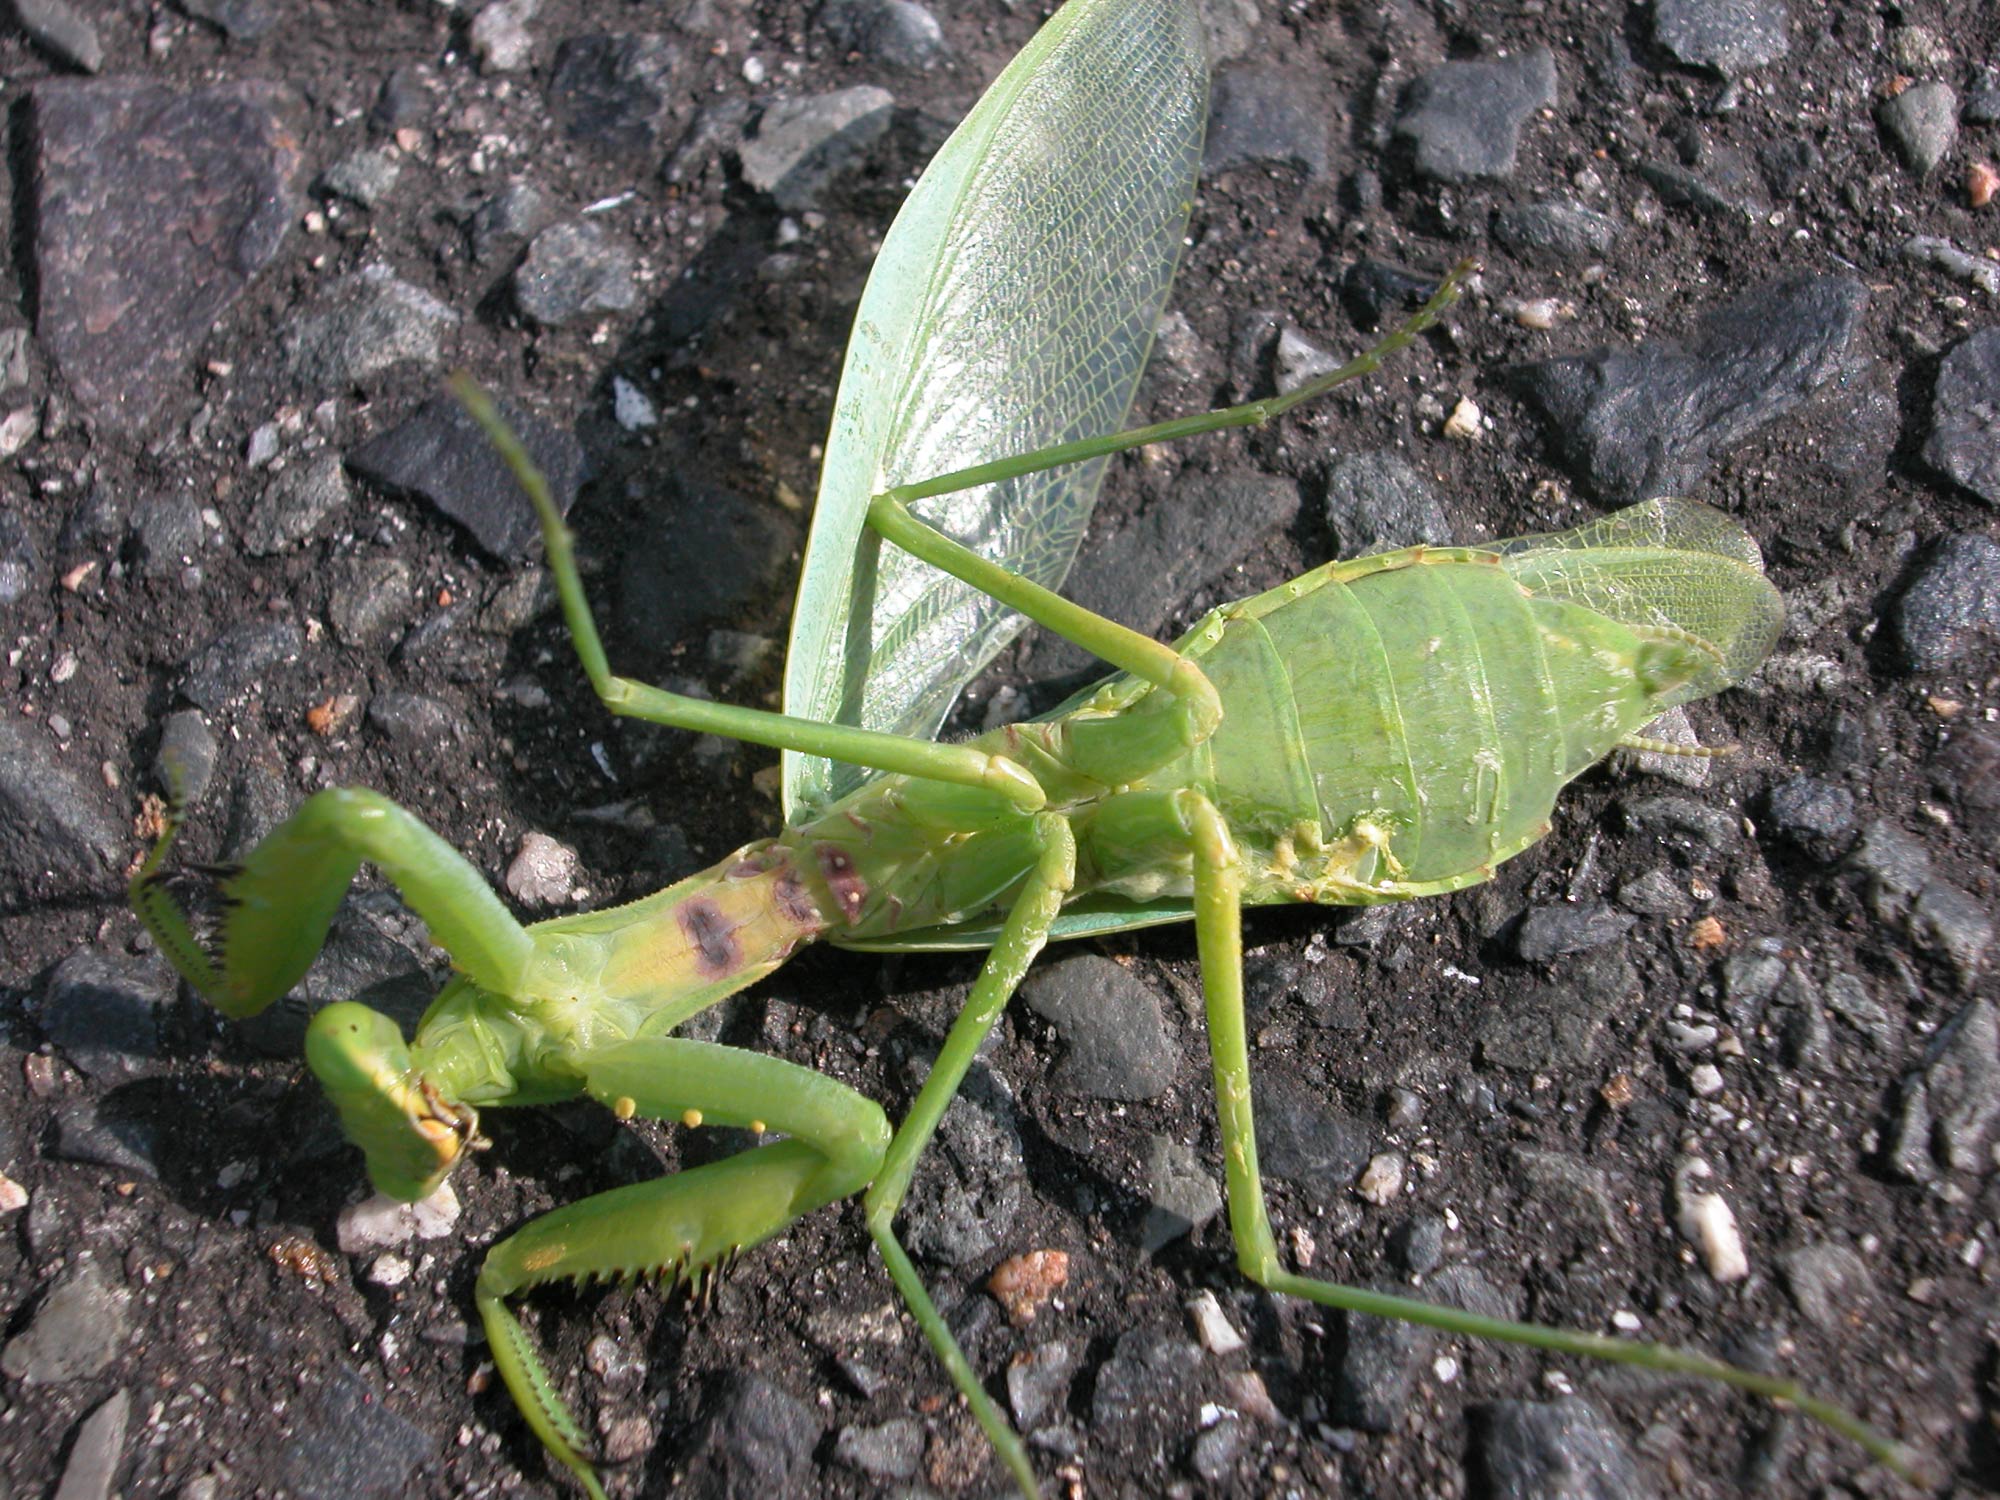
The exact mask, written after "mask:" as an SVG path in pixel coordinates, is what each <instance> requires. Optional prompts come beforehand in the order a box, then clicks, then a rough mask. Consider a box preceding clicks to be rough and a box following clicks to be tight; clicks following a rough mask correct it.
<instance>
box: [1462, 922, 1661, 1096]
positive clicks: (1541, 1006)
mask: <svg viewBox="0 0 2000 1500" xmlns="http://www.w3.org/2000/svg"><path fill="white" fill-rule="evenodd" d="M1560 975H1561V979H1562V983H1560V984H1557V985H1546V986H1545V985H1539V984H1538V985H1536V986H1534V987H1533V988H1532V989H1530V990H1529V991H1527V992H1526V993H1524V994H1521V995H1518V996H1514V997H1511V998H1510V999H1509V1001H1508V1003H1506V1004H1504V1005H1492V1006H1488V1007H1485V1008H1483V1009H1482V1010H1481V1012H1480V1014H1479V1019H1478V1020H1477V1022H1475V1023H1474V1024H1475V1030H1474V1040H1475V1041H1476V1043H1477V1044H1478V1048H1479V1056H1480V1058H1481V1059H1482V1060H1483V1061H1485V1062H1487V1063H1489V1064H1491V1065H1492V1066H1494V1067H1498V1068H1505V1069H1507V1070H1508V1071H1509V1072H1513V1073H1535V1072H1540V1071H1542V1070H1544V1069H1546V1068H1550V1067H1553V1066H1558V1065H1560V1064H1562V1063H1564V1062H1571V1063H1588V1062H1589V1061H1590V1060H1591V1059H1594V1058H1596V1057H1597V1056H1598V1055H1599V1054H1600V1053H1601V1052H1602V1051H1603V1049H1604V1040H1605V1025H1606V1022H1607V1020H1608V1018H1609V1017H1610V1016H1612V1015H1613V1014H1615V1013H1617V1012H1619V1011H1621V1010H1628V1009H1630V1008H1631V1007H1632V1006H1633V1004H1634V1002H1635V1001H1636V999H1637V997H1638V992H1639V979H1638V975H1637V974H1636V973H1635V972H1634V971H1633V969H1632V965H1631V964H1630V962H1628V961H1627V960H1626V958H1625V956H1624V954H1623V953H1622V952H1620V951H1619V950H1618V949H1616V948H1600V949H1597V950H1595V951H1594V952H1591V953H1588V954H1586V955H1583V956H1581V957H1578V958H1577V959H1575V960H1574V961H1573V962H1571V963H1569V964H1567V965H1565V966H1564V968H1563V969H1562V970H1561V971H1560Z"/></svg>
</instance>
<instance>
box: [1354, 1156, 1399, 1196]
mask: <svg viewBox="0 0 2000 1500" xmlns="http://www.w3.org/2000/svg"><path fill="white" fill-rule="evenodd" d="M1354 1191H1355V1192H1357V1193H1359V1194H1360V1195H1361V1196H1362V1197H1363V1198H1364V1199H1366V1200H1367V1201H1368V1202H1370V1203H1373V1204H1376V1205H1378V1206H1379V1205H1382V1204H1386V1203H1390V1202H1393V1201H1394V1199H1395V1197H1396V1195H1397V1194H1398V1193H1400V1192H1402V1191H1403V1158H1402V1155H1401V1154H1400V1153H1399V1152H1395V1151H1384V1152H1382V1153H1381V1154H1379V1155H1378V1156H1376V1157H1375V1159H1374V1160H1373V1161H1371V1162H1369V1163H1368V1165H1367V1166H1366V1167H1364V1168H1363V1169H1362V1172H1361V1179H1360V1181H1358V1182H1356V1183H1355V1184H1354Z"/></svg>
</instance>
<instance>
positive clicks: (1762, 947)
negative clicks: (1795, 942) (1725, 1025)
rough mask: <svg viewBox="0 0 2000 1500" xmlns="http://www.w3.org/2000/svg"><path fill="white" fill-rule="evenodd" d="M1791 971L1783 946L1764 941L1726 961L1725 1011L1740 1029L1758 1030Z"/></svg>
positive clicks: (1723, 1006)
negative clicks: (1767, 1006)
mask: <svg viewBox="0 0 2000 1500" xmlns="http://www.w3.org/2000/svg"><path fill="white" fill-rule="evenodd" d="M1788 967H1789V965H1788V963H1787V961H1786V959H1785V953H1784V945H1783V944H1781V943H1779V942H1777V941H1775V940H1774V939H1770V938H1761V939H1759V940H1757V941H1756V942H1754V943H1752V944H1750V945H1749V946H1748V947H1745V948H1740V949H1738V950H1737V951H1736V952H1734V953H1732V954H1730V955H1729V957H1728V958H1726V959H1724V960H1723V964H1722V1010H1723V1014H1725V1015H1727V1016H1728V1017H1729V1019H1730V1020H1731V1021H1733V1022H1735V1023H1736V1024H1737V1025H1738V1026H1742V1027H1750V1026H1755V1025H1756V1024H1757V1022H1758V1021H1759V1020H1760V1019H1761V1018H1762V1017H1763V1014H1764V1007H1765V1006H1766V1005H1768V1004H1770V1002H1771V998H1772V997H1773V996H1774V995H1776V994H1777V993H1778V986H1779V985H1780V984H1782V983H1783V982H1784V978H1785V973H1786V970H1787V968H1788Z"/></svg>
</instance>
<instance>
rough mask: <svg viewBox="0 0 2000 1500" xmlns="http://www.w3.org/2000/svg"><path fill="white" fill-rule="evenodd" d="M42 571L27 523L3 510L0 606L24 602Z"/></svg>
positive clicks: (0, 543) (0, 531) (0, 536)
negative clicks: (22, 600) (24, 597)
mask: <svg viewBox="0 0 2000 1500" xmlns="http://www.w3.org/2000/svg"><path fill="white" fill-rule="evenodd" d="M41 571H42V559H41V554H40V553H39V552H38V551H36V549H35V539H34V537H32V536H30V535H29V534H28V527H27V524H26V523H25V522H24V521H22V519H21V518H20V517H19V516H17V515H15V514H14V512H13V511H11V510H0V606H5V605H9V604H18V603H20V601H21V599H22V598H23V596H25V595H26V594H27V592H28V590H29V589H30V588H32V587H33V586H34V582H35V578H36V576H37V575H38V574H39V573H40V572H41Z"/></svg>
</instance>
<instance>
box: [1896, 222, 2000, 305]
mask: <svg viewBox="0 0 2000 1500" xmlns="http://www.w3.org/2000/svg"><path fill="white" fill-rule="evenodd" d="M1900 253H1901V255H1902V258H1903V259H1904V260H1906V261H1908V262H1909V263H1910V264H1911V265H1913V266H1935V267H1936V268H1937V269H1938V270H1940V271H1942V272H1944V274H1945V275H1947V276H1951V277H1955V278H1957V279H1958V280H1960V281H1963V282H1966V283H1967V284H1969V285H1971V286H1976V287H1978V288H1979V289H1980V290H1981V291H1983V292H1984V293H1986V295H1987V296H1989V297H2000V263H1996V262H1994V261H1990V260H1988V259H1987V258H1986V257H1985V256H1983V255H1974V254H1972V253H1971V252H1970V251H1967V250H1961V249H1959V248H1958V246H1956V245H1954V244H1953V243H1952V242H1951V241H1950V240H1948V239H1945V238H1943V237H1942V236H1941V235H1935V234H1913V235H1911V236H1910V237H1909V238H1908V239H1907V240H1905V241H1904V242H1903V248H1902V250H1901V252H1900Z"/></svg>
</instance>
